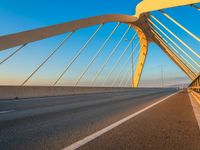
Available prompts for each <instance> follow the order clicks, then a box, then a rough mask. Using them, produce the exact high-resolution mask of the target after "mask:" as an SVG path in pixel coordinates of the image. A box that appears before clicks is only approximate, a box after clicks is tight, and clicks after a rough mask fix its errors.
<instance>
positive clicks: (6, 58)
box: [0, 44, 27, 65]
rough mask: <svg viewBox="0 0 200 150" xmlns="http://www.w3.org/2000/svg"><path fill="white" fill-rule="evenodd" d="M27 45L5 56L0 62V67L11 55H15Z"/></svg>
mask: <svg viewBox="0 0 200 150" xmlns="http://www.w3.org/2000/svg"><path fill="white" fill-rule="evenodd" d="M26 45H27V44H23V45H22V46H20V47H19V48H17V49H16V50H15V51H14V52H13V53H11V54H10V55H9V56H7V57H6V58H5V59H4V60H2V61H1V62H0V65H1V64H3V63H4V62H6V61H7V60H8V59H9V58H11V57H12V56H13V55H15V54H16V53H17V52H18V51H20V50H21V49H22V48H23V47H25V46H26Z"/></svg>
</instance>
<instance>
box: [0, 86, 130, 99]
mask: <svg viewBox="0 0 200 150" xmlns="http://www.w3.org/2000/svg"><path fill="white" fill-rule="evenodd" d="M124 90H132V88H109V87H64V86H55V87H53V86H0V99H1V100H2V99H18V98H33V97H48V96H64V95H72V94H84V93H99V92H114V91H124Z"/></svg>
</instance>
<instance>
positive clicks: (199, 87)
mask: <svg viewBox="0 0 200 150" xmlns="http://www.w3.org/2000/svg"><path fill="white" fill-rule="evenodd" d="M188 88H189V89H191V90H193V91H195V92H197V93H199V94H200V74H199V75H198V76H197V77H196V78H195V79H194V80H193V81H192V83H191V84H190V85H189V87H188Z"/></svg>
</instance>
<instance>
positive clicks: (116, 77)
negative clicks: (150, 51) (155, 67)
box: [112, 41, 139, 86]
mask: <svg viewBox="0 0 200 150" xmlns="http://www.w3.org/2000/svg"><path fill="white" fill-rule="evenodd" d="M138 45H139V41H138V42H137V44H136V45H135V47H134V48H133V49H132V52H131V54H130V55H129V57H128V59H127V60H126V62H125V63H124V64H123V65H122V67H121V68H120V70H119V72H118V74H117V75H116V76H115V78H114V80H113V83H112V86H113V85H114V84H115V82H116V81H117V79H118V77H119V76H120V75H121V74H122V71H123V68H124V67H125V66H126V65H127V64H128V62H129V60H130V59H131V57H132V55H133V53H134V52H135V49H136V48H137V46H138Z"/></svg>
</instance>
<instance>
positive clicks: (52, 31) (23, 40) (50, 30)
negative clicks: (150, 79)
mask: <svg viewBox="0 0 200 150" xmlns="http://www.w3.org/2000/svg"><path fill="white" fill-rule="evenodd" d="M108 22H121V23H125V24H128V25H130V26H131V27H132V28H133V29H134V30H135V31H136V32H137V34H138V37H139V41H140V54H139V59H138V62H137V65H136V70H135V72H134V77H133V80H132V86H133V87H138V84H139V81H140V78H141V74H142V70H143V66H144V64H145V59H146V55H147V51H148V43H149V37H147V33H145V32H144V30H143V29H142V28H141V27H140V26H138V19H137V18H136V17H134V16H129V15H118V14H116V15H102V16H96V17H91V18H87V19H81V20H78V21H72V22H67V23H62V24H57V25H53V26H48V27H44V28H39V29H35V30H29V31H25V32H20V33H16V34H10V35H6V36H1V37H0V43H2V44H1V45H0V50H4V49H7V48H11V47H15V46H19V45H23V44H27V43H31V42H34V41H38V40H42V39H45V38H49V37H52V36H56V35H59V34H63V33H66V32H73V31H75V30H79V29H82V28H86V27H90V26H93V25H98V24H104V23H108ZM159 46H160V45H159ZM165 53H167V52H166V51H165ZM170 58H171V57H170ZM171 59H172V58H171ZM173 61H174V62H175V63H176V64H177V62H176V61H177V60H176V59H174V60H173ZM178 66H179V67H182V66H180V65H178ZM181 69H182V70H183V68H181ZM184 72H185V73H186V74H187V72H186V71H184ZM187 75H188V74H187ZM189 77H190V76H189ZM190 78H191V77H190Z"/></svg>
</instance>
